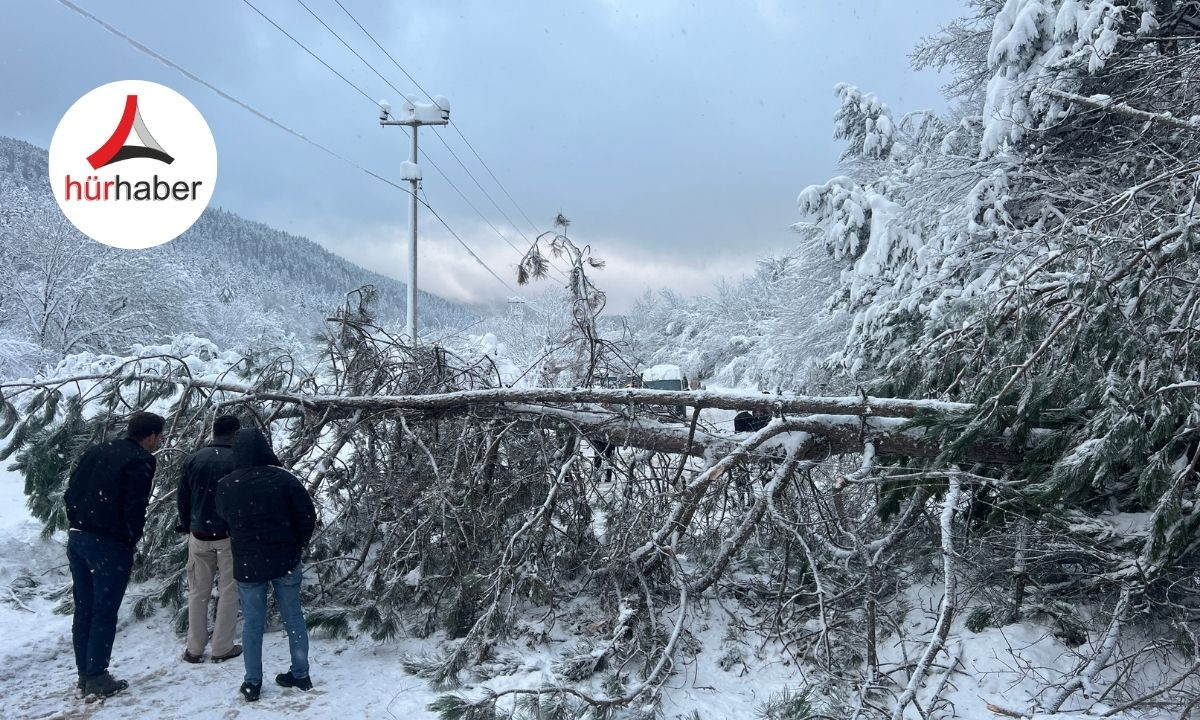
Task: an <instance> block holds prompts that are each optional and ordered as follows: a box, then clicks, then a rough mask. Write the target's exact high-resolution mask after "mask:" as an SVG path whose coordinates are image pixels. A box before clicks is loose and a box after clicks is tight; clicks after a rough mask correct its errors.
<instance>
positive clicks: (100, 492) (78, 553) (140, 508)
mask: <svg viewBox="0 0 1200 720" xmlns="http://www.w3.org/2000/svg"><path fill="white" fill-rule="evenodd" d="M163 425H164V421H163V419H162V418H161V417H159V416H158V415H155V414H154V413H148V412H136V413H134V414H133V415H130V416H129V422H128V427H127V429H126V434H125V437H124V438H122V439H120V440H110V441H108V442H106V443H101V444H99V445H94V446H92V447H91V448H88V450H87V451H86V452H84V453H83V456H82V457H80V458H79V463H78V464H77V465H76V466H75V470H74V472H72V473H71V478H70V479H69V480H68V481H67V491H66V494H65V495H64V497H63V500H64V501H65V503H66V506H67V521H68V523H69V524H70V528H71V529H70V531H69V532H68V533H67V561H68V563H69V564H70V567H71V582H72V587H71V590H72V592H73V594H74V600H75V617H74V622H73V623H72V624H71V640H72V643H73V644H74V646H75V667H76V669H77V670H78V671H79V688H80V689H81V690H83V692H84V694H85V695H101V696H108V695H113V694H115V693H118V692H121V691H122V690H124V689H125V688H127V687H129V683H127V682H126V681H124V680H117V679H115V678H114V677H113V676H112V675H111V674H109V672H108V660H109V657H110V656H111V655H112V646H113V638H114V637H115V636H116V632H117V610H118V609H119V608H120V607H121V598H123V597H124V596H125V587H126V585H128V584H129V573H130V571H131V570H132V569H133V552H134V549H135V547H136V546H137V542H138V540H140V539H141V537H142V529H143V527H144V526H145V524H146V506H147V505H148V504H149V502H150V490H151V486H152V484H153V481H154V469H155V467H156V462H155V459H154V455H153V454H152V453H153V452H154V451H155V450H156V449H157V448H158V441H159V438H160V437H161V435H162V431H163Z"/></svg>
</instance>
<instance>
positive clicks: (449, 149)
mask: <svg viewBox="0 0 1200 720" xmlns="http://www.w3.org/2000/svg"><path fill="white" fill-rule="evenodd" d="M243 2H246V4H247V5H249V4H250V3H249V2H248V0H243ZM296 2H298V3H299V4H300V7H302V8H304V9H305V10H306V11H307V12H308V14H309V15H311V16H312V17H313V19H315V20H316V21H317V22H318V23H320V24H321V27H323V28H325V29H326V30H327V31H329V34H330V35H333V37H334V38H336V39H337V41H338V42H340V43H341V44H342V45H343V46H344V47H345V48H346V49H347V50H349V51H350V52H351V53H353V55H354V57H356V58H358V59H359V60H360V61H361V62H362V64H363V65H366V66H367V68H369V69H370V70H371V72H373V73H375V75H377V76H378V77H379V79H380V80H382V81H383V82H384V83H385V84H386V85H387V86H388V87H390V88H391V89H392V90H393V91H394V92H396V94H398V95H401V96H403V95H405V93H404V92H403V91H402V90H400V88H398V87H396V86H395V85H394V84H393V83H392V81H391V80H388V79H387V77H386V76H384V74H383V73H381V72H379V70H378V69H377V68H376V67H375V66H374V65H373V64H371V62H370V61H369V60H367V59H366V58H364V57H363V56H362V55H361V54H360V53H359V52H358V51H357V50H355V49H354V47H353V46H351V45H350V43H349V42H347V41H346V39H345V38H343V37H342V36H341V35H340V34H339V33H338V32H337V31H336V30H334V29H333V28H332V27H330V25H329V23H327V22H325V20H324V19H323V18H322V17H321V16H320V15H318V14H317V13H316V12H315V11H313V9H312V8H311V7H309V6H308V4H307V3H305V2H304V0H296ZM338 4H339V6H341V3H338ZM251 7H254V6H253V5H251ZM341 7H342V10H343V11H345V12H346V14H347V15H349V16H350V19H351V20H354V23H355V24H356V25H358V26H359V27H360V28H362V25H361V24H359V23H358V20H356V19H355V18H354V16H353V15H350V13H349V11H347V10H346V8H345V6H341ZM255 10H257V8H255ZM259 15H262V13H261V12H259ZM263 17H264V18H266V19H267V21H268V22H271V24H272V25H274V26H275V27H276V28H278V29H279V30H280V31H281V32H283V33H284V34H285V35H287V36H288V37H289V38H292V40H293V41H294V42H296V44H298V45H300V46H301V47H304V45H303V44H302V43H300V41H299V40H296V38H295V37H294V36H292V35H291V34H290V33H288V32H287V31H286V30H284V29H283V28H281V27H280V26H279V25H278V24H277V23H275V22H274V21H272V20H271V19H270V18H267V17H266V16H265V15H263ZM363 32H366V29H365V28H363ZM368 37H370V35H369V34H368ZM372 41H374V38H372ZM376 44H377V45H378V43H376ZM304 49H305V50H306V51H308V53H309V54H310V55H312V56H313V57H317V56H316V54H315V53H313V52H312V51H311V50H309V49H308V48H307V47H304ZM384 52H385V53H386V51H384ZM389 57H390V56H389ZM317 60H318V61H320V62H321V64H322V65H324V66H325V67H327V68H329V69H330V70H331V71H333V72H334V74H336V75H337V76H338V77H340V78H342V79H343V80H346V78H345V77H344V76H343V75H342V74H341V73H339V72H337V71H336V70H334V69H333V68H332V67H330V65H329V64H328V63H326V62H325V61H324V60H321V58H319V57H317ZM393 62H395V60H394V59H393ZM400 69H401V71H403V72H404V74H405V76H407V77H408V78H409V79H410V80H412V82H413V84H414V85H416V86H417V87H418V88H419V89H420V90H421V92H424V93H425V95H426V96H427V97H428V96H429V93H428V92H426V91H425V89H424V88H423V87H421V85H420V84H419V83H417V81H416V79H415V78H413V77H412V75H409V74H408V72H407V71H406V70H404V68H400ZM346 82H349V81H348V80H346ZM351 85H353V83H351ZM354 87H355V89H358V91H359V93H361V94H362V95H364V96H366V97H368V98H369V97H370V96H368V95H367V94H366V93H365V92H363V91H362V90H361V89H359V88H358V87H357V86H354ZM430 99H431V100H432V99H433V98H432V97H431V98H430ZM372 102H375V104H376V105H378V104H379V103H378V101H374V100H372ZM435 102H436V101H435ZM403 129H404V132H405V133H406V134H407V133H408V129H407V128H403ZM456 130H457V128H456ZM460 134H461V133H460ZM436 137H437V139H438V141H439V142H440V143H441V144H442V146H443V147H445V148H446V151H447V152H449V153H450V156H451V157H453V158H454V160H455V161H456V162H457V163H458V165H459V167H461V168H462V169H463V172H465V173H466V174H467V177H469V178H471V181H472V182H474V183H475V186H476V187H478V188H479V190H480V192H482V193H483V195H484V197H486V198H487V199H488V201H489V202H491V203H492V206H493V207H495V208H496V210H498V211H499V212H500V215H501V216H503V217H504V219H505V220H506V221H508V224H509V225H511V226H512V227H513V229H515V230H516V231H517V233H519V234H520V235H521V237H522V238H524V239H525V242H527V243H530V242H531V241H530V240H529V237H528V236H526V235H525V233H524V231H522V230H521V228H520V227H519V226H518V225H517V224H516V223H515V222H513V221H512V218H510V217H509V216H508V214H507V213H506V212H504V210H503V208H501V207H500V205H499V203H497V202H496V200H495V198H493V197H492V196H491V195H490V194H489V193H488V191H487V189H486V188H484V187H483V184H482V183H480V182H479V179H478V178H476V177H475V175H474V174H473V173H472V172H471V170H470V169H469V168H468V167H467V166H466V163H464V162H463V161H462V158H460V157H459V156H458V153H456V152H454V148H452V147H450V145H449V144H448V143H447V142H446V139H445V138H443V137H442V136H441V134H440V133H437V134H436ZM463 140H464V141H465V140H466V138H465V137H464V138H463ZM468 146H469V143H468ZM472 151H474V149H473V148H472ZM421 156H422V157H423V158H424V159H425V160H427V161H428V162H429V164H430V166H432V167H433V169H434V170H436V171H437V173H438V174H439V175H441V176H442V179H444V180H445V181H446V183H447V184H448V185H450V187H451V188H453V189H454V192H456V193H457V194H458V196H459V197H461V198H462V199H463V202H465V203H466V204H467V206H468V207H470V208H471V209H472V210H473V211H475V214H476V215H478V216H479V218H480V219H481V220H483V222H484V223H485V224H486V225H487V226H488V227H490V228H491V229H492V231H493V232H495V233H496V235H497V236H498V237H499V238H500V239H501V240H503V241H504V242H505V243H506V244H507V245H508V246H509V247H510V248H512V249H513V251H514V252H516V253H517V256H518V257H520V258H522V259H523V258H524V257H525V252H526V251H524V250H521V249H520V248H518V247H517V246H516V245H514V244H513V243H512V241H511V240H509V239H508V237H507V236H506V235H505V234H504V233H503V232H501V231H500V229H499V228H497V227H496V225H495V224H494V223H493V222H492V221H491V220H489V219H488V218H487V216H485V215H484V214H483V212H482V211H481V210H480V209H479V208H478V207H476V205H475V203H473V202H471V200H470V199H469V198H467V195H466V193H464V192H463V191H462V190H460V189H459V187H458V186H457V185H455V184H454V182H453V181H452V180H450V178H449V176H447V175H446V173H445V172H444V171H443V170H442V169H441V168H440V167H439V166H438V165H437V163H435V162H434V161H433V159H432V158H430V157H429V155H428V154H426V153H425V151H424V150H422V151H421ZM476 156H477V157H478V154H476ZM481 162H482V160H481ZM489 172H490V171H489ZM501 189H502V190H503V187H502V188H501ZM510 199H511V198H510ZM518 209H520V208H519V207H518ZM527 219H528V218H527ZM553 269H554V271H555V272H557V273H558V275H559V277H560V278H561V279H562V280H563V282H566V281H567V277H566V275H565V274H563V272H562V270H560V269H559V268H558V267H557V266H554V267H553Z"/></svg>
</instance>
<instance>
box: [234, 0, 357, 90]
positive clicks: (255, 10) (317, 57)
mask: <svg viewBox="0 0 1200 720" xmlns="http://www.w3.org/2000/svg"><path fill="white" fill-rule="evenodd" d="M242 2H243V3H245V4H246V5H247V6H249V8H250V9H251V10H253V11H254V12H256V13H258V14H259V15H260V16H261V17H262V19H263V20H266V21H267V22H269V23H271V24H272V25H274V26H275V29H276V30H278V31H279V32H281V33H283V34H284V35H287V36H288V37H289V38H291V40H292V42H294V43H296V44H297V45H299V46H300V47H302V48H304V52H306V53H308V54H309V55H312V56H313V59H314V60H316V61H317V62H319V63H321V64H322V65H324V66H325V67H326V68H327V69H328V70H329V72H331V73H333V74H334V75H337V76H338V77H340V78H341V79H342V82H344V83H346V84H347V85H349V86H350V87H352V88H354V89H355V90H357V91H358V94H359V95H362V96H363V97H365V98H366V99H367V100H369V101H370V102H371V103H372V104H373V105H379V101H378V100H376V99H375V98H373V97H371V96H370V95H368V94H367V93H366V91H365V90H363V89H362V88H360V87H359V86H357V85H355V84H354V83H352V82H350V80H349V79H348V78H347V77H346V76H345V75H343V74H341V73H340V72H338V71H337V70H334V69H333V66H332V65H330V64H329V63H327V62H325V61H324V60H322V59H321V56H320V55H317V54H316V53H315V52H313V51H312V50H309V49H308V46H307V45H305V44H304V43H302V42H300V41H299V40H297V39H296V38H295V36H293V35H292V34H291V33H290V32H288V31H287V30H284V29H283V28H282V27H280V26H279V23H277V22H275V21H274V20H272V19H271V18H269V17H267V16H266V15H265V14H263V11H262V10H259V9H258V8H256V7H255V6H254V3H252V2H250V0H242Z"/></svg>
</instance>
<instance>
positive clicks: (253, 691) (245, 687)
mask: <svg viewBox="0 0 1200 720" xmlns="http://www.w3.org/2000/svg"><path fill="white" fill-rule="evenodd" d="M240 692H241V693H242V697H244V698H246V702H254V701H255V700H257V699H258V696H259V694H260V693H261V692H262V683H252V682H250V681H249V680H247V681H246V682H244V683H242V687H241V688H240Z"/></svg>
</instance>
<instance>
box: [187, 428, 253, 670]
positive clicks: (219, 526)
mask: <svg viewBox="0 0 1200 720" xmlns="http://www.w3.org/2000/svg"><path fill="white" fill-rule="evenodd" d="M240 427H241V423H240V422H238V419H237V418H236V417H234V416H233V415H222V416H221V417H219V418H217V419H216V420H214V421H213V425H212V442H210V443H209V444H208V445H205V446H204V447H202V448H200V449H199V450H197V451H196V452H194V453H192V454H191V455H190V456H188V459H187V460H185V461H184V463H183V476H182V477H181V478H180V480H179V490H178V492H177V494H176V496H175V502H176V504H177V505H178V506H179V527H178V529H179V531H180V532H186V533H188V561H187V579H188V636H187V647H186V648H184V651H183V659H184V661H185V662H190V663H198V662H204V646H205V645H207V644H208V602H209V600H211V599H212V587H213V577H214V576H215V575H217V574H218V572H219V578H220V582H219V584H218V587H217V593H218V596H217V620H216V622H215V623H214V624H213V634H212V650H213V652H212V661H213V662H222V661H224V660H229V659H231V658H235V657H237V656H238V655H241V654H242V646H241V645H236V644H234V642H233V640H234V629H235V626H236V625H237V610H238V595H237V583H236V582H235V581H234V579H233V554H232V551H231V550H230V547H229V526H228V525H226V524H225V521H224V520H222V519H221V517H220V516H219V515H217V481H218V480H220V479H221V478H223V477H225V476H226V475H228V474H229V473H231V472H233V435H234V433H236V432H237V431H238V429H239V428H240Z"/></svg>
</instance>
